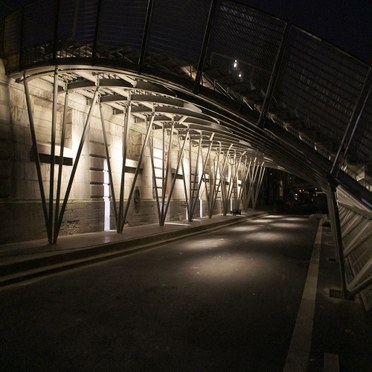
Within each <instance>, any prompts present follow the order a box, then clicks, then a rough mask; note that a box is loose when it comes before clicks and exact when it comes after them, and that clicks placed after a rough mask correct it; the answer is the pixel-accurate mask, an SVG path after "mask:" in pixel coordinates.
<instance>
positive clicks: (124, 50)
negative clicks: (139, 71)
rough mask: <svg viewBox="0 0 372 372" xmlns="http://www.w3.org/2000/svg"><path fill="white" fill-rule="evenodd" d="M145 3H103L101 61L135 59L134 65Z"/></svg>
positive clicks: (137, 52) (111, 1) (127, 1)
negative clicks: (114, 58)
mask: <svg viewBox="0 0 372 372" xmlns="http://www.w3.org/2000/svg"><path fill="white" fill-rule="evenodd" d="M147 2H148V1H147V0H137V1H129V0H126V1H120V2H118V1H115V0H106V1H103V2H102V7H101V13H100V20H99V31H98V51H99V53H100V57H111V56H114V57H115V56H116V57H117V58H125V57H127V58H131V59H132V58H135V59H136V60H135V62H137V60H138V55H139V51H140V49H141V43H142V36H143V32H144V24H145V19H146V9H147ZM112 53H116V55H115V54H114V55H113V54H112Z"/></svg>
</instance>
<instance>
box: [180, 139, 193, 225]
mask: <svg viewBox="0 0 372 372" xmlns="http://www.w3.org/2000/svg"><path fill="white" fill-rule="evenodd" d="M185 141H186V136H185ZM189 142H190V141H189ZM178 148H179V149H181V141H180V136H178ZM181 166H182V176H183V177H182V180H183V188H184V191H185V202H186V209H187V218H189V215H190V205H189V197H188V193H187V183H186V172H185V164H184V154H183V155H182V162H181Z"/></svg>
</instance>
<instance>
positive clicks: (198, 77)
mask: <svg viewBox="0 0 372 372" xmlns="http://www.w3.org/2000/svg"><path fill="white" fill-rule="evenodd" d="M217 1H218V0H212V1H211V5H210V7H209V14H208V19H207V24H206V27H205V31H204V38H203V44H202V48H201V51H200V56H199V63H198V68H197V72H196V77H195V82H194V89H193V92H194V93H195V94H198V93H199V89H200V81H201V79H202V74H203V69H204V61H205V56H206V53H207V47H208V42H209V37H210V33H211V28H212V24H213V19H214V16H215V13H216V7H217Z"/></svg>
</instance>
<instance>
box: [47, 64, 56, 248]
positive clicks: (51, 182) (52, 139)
mask: <svg viewBox="0 0 372 372" xmlns="http://www.w3.org/2000/svg"><path fill="white" fill-rule="evenodd" d="M57 94H58V71H57V69H56V70H55V71H54V79H53V102H52V127H51V133H50V146H51V149H50V169H49V172H50V174H49V216H48V217H49V223H48V229H49V230H50V231H49V234H48V235H50V236H51V237H52V241H53V242H54V241H55V238H54V237H53V221H54V219H53V212H54V164H55V151H56V120H57V99H58V96H57Z"/></svg>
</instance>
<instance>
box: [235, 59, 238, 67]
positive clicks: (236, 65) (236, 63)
mask: <svg viewBox="0 0 372 372" xmlns="http://www.w3.org/2000/svg"><path fill="white" fill-rule="evenodd" d="M237 67H238V61H237V60H235V61H234V68H237Z"/></svg>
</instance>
